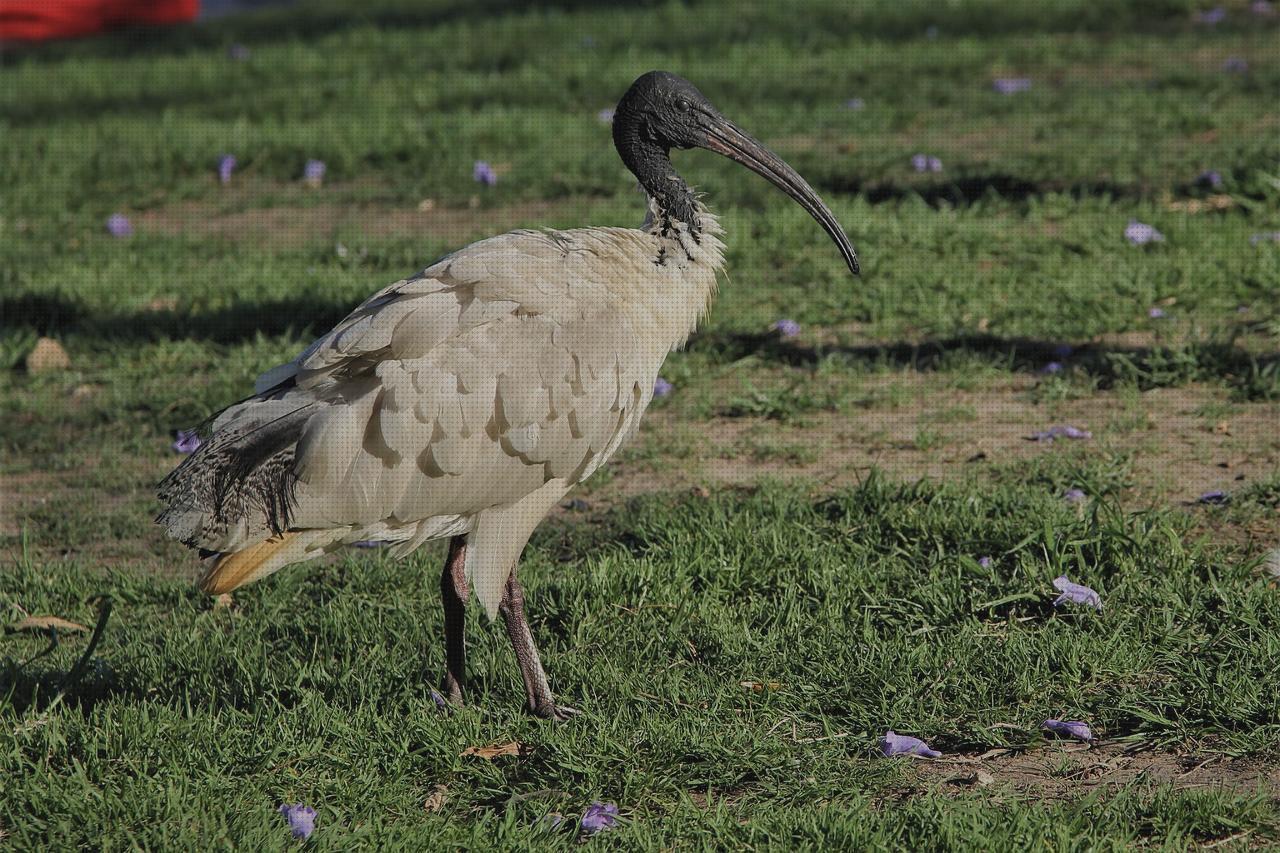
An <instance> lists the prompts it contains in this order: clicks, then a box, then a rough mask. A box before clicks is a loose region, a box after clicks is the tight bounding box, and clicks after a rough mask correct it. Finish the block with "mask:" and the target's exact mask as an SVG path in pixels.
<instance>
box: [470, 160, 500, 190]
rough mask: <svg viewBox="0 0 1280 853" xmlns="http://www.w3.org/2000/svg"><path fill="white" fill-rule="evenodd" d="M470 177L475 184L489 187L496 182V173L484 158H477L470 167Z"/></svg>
mask: <svg viewBox="0 0 1280 853" xmlns="http://www.w3.org/2000/svg"><path fill="white" fill-rule="evenodd" d="M471 179H472V180H473V181H475V182H476V183H477V184H484V185H485V186H486V187H491V186H493V185H494V184H496V183H497V182H498V173H497V172H495V171H493V167H492V166H490V165H489V164H488V163H486V162H485V161H484V160H477V161H476V164H475V166H473V167H472V169H471Z"/></svg>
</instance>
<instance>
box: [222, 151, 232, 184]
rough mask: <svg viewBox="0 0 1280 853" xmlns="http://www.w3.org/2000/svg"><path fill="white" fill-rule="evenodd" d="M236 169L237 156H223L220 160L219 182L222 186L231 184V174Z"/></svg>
mask: <svg viewBox="0 0 1280 853" xmlns="http://www.w3.org/2000/svg"><path fill="white" fill-rule="evenodd" d="M235 168H236V156H235V155H234V154H223V155H222V156H221V157H219V158H218V182H219V183H222V184H229V183H231V173H232V172H234V171H235Z"/></svg>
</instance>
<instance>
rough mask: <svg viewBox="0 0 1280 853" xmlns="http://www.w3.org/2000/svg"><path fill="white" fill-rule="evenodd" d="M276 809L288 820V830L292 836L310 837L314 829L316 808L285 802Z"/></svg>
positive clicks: (303, 838)
mask: <svg viewBox="0 0 1280 853" xmlns="http://www.w3.org/2000/svg"><path fill="white" fill-rule="evenodd" d="M276 811H278V812H280V814H282V815H284V817H285V820H287V821H289V831H290V832H292V833H293V837H294V838H298V839H302V840H305V839H307V838H310V837H311V833H313V832H315V829H316V810H315V809H313V808H311V807H310V806H304V805H303V804H302V803H293V804H286V805H283V806H281V807H280V808H279V809H277V810H276Z"/></svg>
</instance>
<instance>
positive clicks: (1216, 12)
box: [1193, 6, 1227, 26]
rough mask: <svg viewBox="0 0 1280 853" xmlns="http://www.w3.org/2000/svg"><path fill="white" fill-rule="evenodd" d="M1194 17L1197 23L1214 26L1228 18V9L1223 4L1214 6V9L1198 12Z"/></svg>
mask: <svg viewBox="0 0 1280 853" xmlns="http://www.w3.org/2000/svg"><path fill="white" fill-rule="evenodd" d="M1193 17H1194V20H1195V22H1196V23H1197V24H1207V25H1209V26H1213V25H1215V24H1221V23H1222V22H1223V21H1225V20H1226V19H1227V10H1226V9H1224V8H1222V7H1221V6H1214V7H1213V8H1212V9H1206V10H1205V11H1203V12H1196V13H1195V15H1194V16H1193Z"/></svg>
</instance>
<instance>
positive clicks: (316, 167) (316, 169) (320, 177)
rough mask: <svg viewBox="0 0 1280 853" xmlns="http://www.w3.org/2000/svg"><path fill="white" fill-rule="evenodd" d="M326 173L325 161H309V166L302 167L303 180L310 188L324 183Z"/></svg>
mask: <svg viewBox="0 0 1280 853" xmlns="http://www.w3.org/2000/svg"><path fill="white" fill-rule="evenodd" d="M324 172H325V167H324V161H323V160H308V161H307V165H305V166H303V167H302V180H304V181H306V182H307V184H308V185H309V186H313V187H318V186H320V184H321V182H323V181H324Z"/></svg>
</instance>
